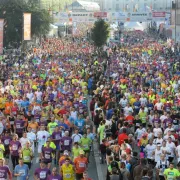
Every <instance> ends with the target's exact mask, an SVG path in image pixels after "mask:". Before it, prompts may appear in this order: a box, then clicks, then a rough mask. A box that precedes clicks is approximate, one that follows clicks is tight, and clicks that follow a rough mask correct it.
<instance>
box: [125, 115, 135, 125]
mask: <svg viewBox="0 0 180 180" xmlns="http://www.w3.org/2000/svg"><path fill="white" fill-rule="evenodd" d="M126 121H127V122H128V123H129V124H133V122H134V117H133V116H131V115H128V116H127V117H126Z"/></svg>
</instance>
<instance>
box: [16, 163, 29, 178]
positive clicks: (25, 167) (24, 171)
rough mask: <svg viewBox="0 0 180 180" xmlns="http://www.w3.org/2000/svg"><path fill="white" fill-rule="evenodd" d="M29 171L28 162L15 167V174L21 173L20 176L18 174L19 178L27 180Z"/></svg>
mask: <svg viewBox="0 0 180 180" xmlns="http://www.w3.org/2000/svg"><path fill="white" fill-rule="evenodd" d="M28 172H29V168H28V165H27V164H23V166H20V165H16V167H15V169H14V173H15V174H21V175H20V176H17V180H26V178H27V176H28Z"/></svg>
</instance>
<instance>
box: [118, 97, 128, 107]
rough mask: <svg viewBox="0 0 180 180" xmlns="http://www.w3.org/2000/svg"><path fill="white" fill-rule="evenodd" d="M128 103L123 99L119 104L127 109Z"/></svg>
mask: <svg viewBox="0 0 180 180" xmlns="http://www.w3.org/2000/svg"><path fill="white" fill-rule="evenodd" d="M127 103H128V100H127V99H121V100H120V102H119V104H120V105H121V106H122V107H123V108H124V107H126V105H127Z"/></svg>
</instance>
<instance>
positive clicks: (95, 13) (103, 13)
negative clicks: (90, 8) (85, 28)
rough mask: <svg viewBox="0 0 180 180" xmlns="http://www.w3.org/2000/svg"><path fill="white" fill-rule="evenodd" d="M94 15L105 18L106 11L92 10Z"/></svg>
mask: <svg viewBox="0 0 180 180" xmlns="http://www.w3.org/2000/svg"><path fill="white" fill-rule="evenodd" d="M94 17H98V18H106V17H107V12H94Z"/></svg>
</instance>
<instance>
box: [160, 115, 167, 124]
mask: <svg viewBox="0 0 180 180" xmlns="http://www.w3.org/2000/svg"><path fill="white" fill-rule="evenodd" d="M165 119H167V116H165V115H162V116H161V117H160V120H161V123H163V122H164V120H165Z"/></svg>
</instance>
